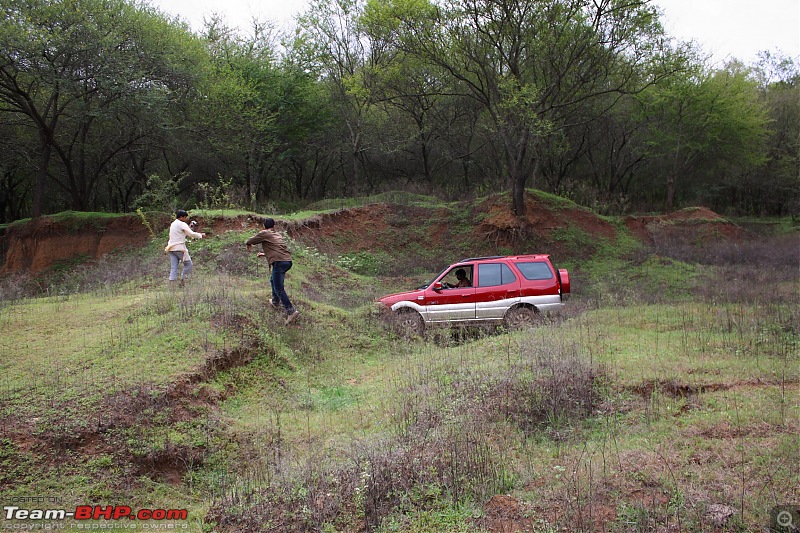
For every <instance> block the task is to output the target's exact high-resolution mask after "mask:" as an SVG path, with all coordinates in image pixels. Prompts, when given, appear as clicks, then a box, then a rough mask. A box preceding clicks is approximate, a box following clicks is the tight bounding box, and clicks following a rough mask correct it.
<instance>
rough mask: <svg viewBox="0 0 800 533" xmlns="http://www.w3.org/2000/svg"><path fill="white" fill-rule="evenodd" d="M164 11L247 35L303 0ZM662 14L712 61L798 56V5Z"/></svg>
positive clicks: (771, 1) (231, 1)
mask: <svg viewBox="0 0 800 533" xmlns="http://www.w3.org/2000/svg"><path fill="white" fill-rule="evenodd" d="M149 1H150V2H151V4H152V5H154V6H156V7H158V8H159V9H161V10H162V11H164V12H166V13H168V14H171V15H176V16H180V17H181V18H182V19H184V20H186V21H187V22H188V23H189V24H190V26H191V27H192V29H193V30H195V31H197V30H199V29H200V28H202V25H203V17H207V16H208V15H209V14H211V13H213V12H217V13H219V14H221V15H223V17H224V18H225V20H226V21H227V23H228V24H229V25H231V26H235V27H238V28H240V29H243V30H246V29H247V28H249V26H250V24H249V23H250V20H251V19H252V17H253V16H255V17H256V18H258V19H259V20H272V21H276V22H278V23H279V24H280V25H288V24H290V23H291V20H292V18H293V17H294V15H296V14H298V13H300V12H302V11H303V10H305V9H306V7H307V5H308V2H307V0H225V2H219V0H149ZM654 1H655V3H656V4H657V5H658V6H660V7H661V8H662V10H663V11H664V18H663V19H662V20H663V22H664V25H665V27H666V29H667V33H669V34H670V35H671V36H673V37H677V38H679V39H681V40H684V41H687V40H693V41H697V42H698V43H699V44H700V45H701V47H702V48H703V50H704V51H705V52H706V53H708V54H712V55H713V59H714V60H715V61H724V60H725V59H728V58H730V57H736V58H739V59H741V60H743V61H744V62H745V63H751V62H752V61H754V60H755V59H756V54H757V53H758V52H760V51H762V50H770V51H773V52H775V51H781V52H783V53H785V54H788V55H790V56H793V57H795V58H797V57H800V1H799V0H654Z"/></svg>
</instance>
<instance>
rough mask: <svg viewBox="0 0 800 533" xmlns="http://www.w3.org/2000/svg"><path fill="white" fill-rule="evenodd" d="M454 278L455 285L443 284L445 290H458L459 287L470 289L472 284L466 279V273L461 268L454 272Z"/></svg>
mask: <svg viewBox="0 0 800 533" xmlns="http://www.w3.org/2000/svg"><path fill="white" fill-rule="evenodd" d="M456 278H457V279H458V281H457V282H456V283H455V284H451V283H447V282H445V283H443V284H442V285H443V286H444V288H445V289H458V288H461V287H472V282H471V281H470V280H469V278H468V277H467V272H466V270H464V269H463V268H459V269H458V270H456Z"/></svg>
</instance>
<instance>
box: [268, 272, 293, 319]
mask: <svg viewBox="0 0 800 533" xmlns="http://www.w3.org/2000/svg"><path fill="white" fill-rule="evenodd" d="M291 268H292V262H291V261H275V262H274V263H272V274H271V275H270V277H269V284H270V285H271V286H272V302H273V303H276V304H277V303H278V302H280V303H281V305H282V306H283V308H284V309H285V310H286V312H287V313H289V314H292V313H294V306H293V305H292V302H290V301H289V296H288V295H287V294H286V289H284V288H283V281H284V279H285V278H286V273H287V272H288V271H289V270H290V269H291Z"/></svg>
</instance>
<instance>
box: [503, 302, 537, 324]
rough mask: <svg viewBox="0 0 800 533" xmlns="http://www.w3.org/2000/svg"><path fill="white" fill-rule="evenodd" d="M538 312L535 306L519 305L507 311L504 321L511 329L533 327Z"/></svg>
mask: <svg viewBox="0 0 800 533" xmlns="http://www.w3.org/2000/svg"><path fill="white" fill-rule="evenodd" d="M536 313H537V311H536V309H534V308H533V307H526V306H523V305H518V306H517V307H512V308H511V309H509V310H508V311H506V316H505V317H504V318H503V323H504V324H505V325H506V327H507V328H508V329H511V330H517V329H525V328H531V327H533V326H534V325H536Z"/></svg>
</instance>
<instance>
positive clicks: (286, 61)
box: [0, 0, 800, 222]
mask: <svg viewBox="0 0 800 533" xmlns="http://www.w3.org/2000/svg"><path fill="white" fill-rule="evenodd" d="M0 6H1V7H0V9H2V12H3V20H2V21H0V130H1V131H2V135H0V139H2V150H0V217H2V218H0V222H3V221H9V220H14V219H17V218H21V217H24V216H29V215H30V216H38V215H40V214H43V213H47V212H53V211H57V210H62V209H65V208H69V209H75V210H88V209H91V210H107V211H128V210H131V209H134V208H136V207H151V208H159V209H164V208H166V207H170V208H175V207H178V206H179V205H182V206H185V205H191V204H194V205H200V204H208V203H214V202H216V203H219V202H223V203H227V204H230V205H239V206H242V207H248V208H251V209H258V208H260V207H262V206H267V205H273V206H275V205H278V204H279V203H281V202H293V203H295V204H302V203H304V202H309V201H313V200H316V199H320V198H325V197H331V196H343V195H352V194H367V193H370V192H374V191H382V190H387V189H408V190H415V191H422V192H431V193H436V194H439V195H442V196H445V197H453V198H455V197H463V196H465V195H475V194H485V193H486V192H493V191H508V192H509V193H511V197H512V199H513V207H514V210H515V212H516V213H517V214H518V215H522V214H524V209H525V204H524V201H523V198H524V197H523V193H524V190H525V188H526V187H530V186H535V187H538V188H541V189H544V190H546V191H550V192H554V193H558V194H562V195H565V196H569V197H572V198H573V199H574V200H576V201H578V202H579V203H583V204H586V205H591V206H593V207H595V208H597V209H599V210H600V211H604V212H623V211H625V210H629V209H662V208H665V209H668V210H669V209H674V208H677V207H679V206H681V205H685V204H688V203H704V204H707V205H711V206H713V207H714V208H716V209H719V210H722V211H731V212H740V213H753V214H760V213H769V214H787V213H792V214H797V213H798V212H799V211H800V183H798V180H799V179H800V178H798V176H800V163H798V138H799V137H798V134H797V132H798V130H800V125H799V124H800V116H799V115H800V104H798V101H800V98H798V90H800V88H798V80H800V77H799V76H798V61H797V58H788V57H785V56H782V55H781V54H780V53H776V52H765V53H764V54H763V56H762V58H761V60H760V61H759V63H758V64H756V65H749V66H748V65H744V64H741V63H740V62H738V61H731V62H730V63H729V64H727V65H725V66H724V67H722V68H719V67H715V68H711V67H708V66H707V65H706V64H705V63H704V61H703V59H702V56H701V55H700V53H701V52H702V51H700V50H697V49H696V48H694V45H690V44H685V43H680V42H676V41H675V40H674V39H671V38H670V36H669V35H667V34H666V33H665V31H664V28H663V27H662V25H661V23H660V20H659V13H658V11H657V10H656V9H655V7H654V6H653V5H652V4H651V3H650V2H649V1H647V0H633V1H630V0H626V1H622V0H602V1H599V2H595V1H592V2H589V1H587V0H554V1H551V2H541V1H539V0H440V1H431V0H388V1H376V0H367V1H358V0H313V1H312V2H311V3H310V5H309V8H308V10H307V11H306V13H304V14H303V15H302V16H301V17H299V19H298V21H297V26H296V27H295V28H293V29H292V30H291V31H288V32H285V33H279V32H278V31H277V30H276V29H275V27H274V26H273V25H272V24H271V23H270V22H269V21H253V25H252V27H251V28H250V33H249V34H245V33H242V32H241V31H240V30H238V29H235V28H229V27H227V26H226V25H225V23H224V21H223V20H221V19H220V18H219V17H214V18H213V19H212V20H210V21H208V22H207V23H206V26H205V28H203V30H202V31H201V32H199V33H198V34H193V33H191V32H190V31H189V29H188V28H187V27H186V26H185V25H184V24H183V23H181V22H180V21H177V20H173V19H171V18H170V17H168V16H166V15H165V14H163V13H161V12H159V11H158V10H156V9H154V8H152V7H150V6H147V5H143V4H140V3H137V2H131V1H129V0H67V1H63V0H62V1H55V0H0ZM165 195H166V197H165Z"/></svg>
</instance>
